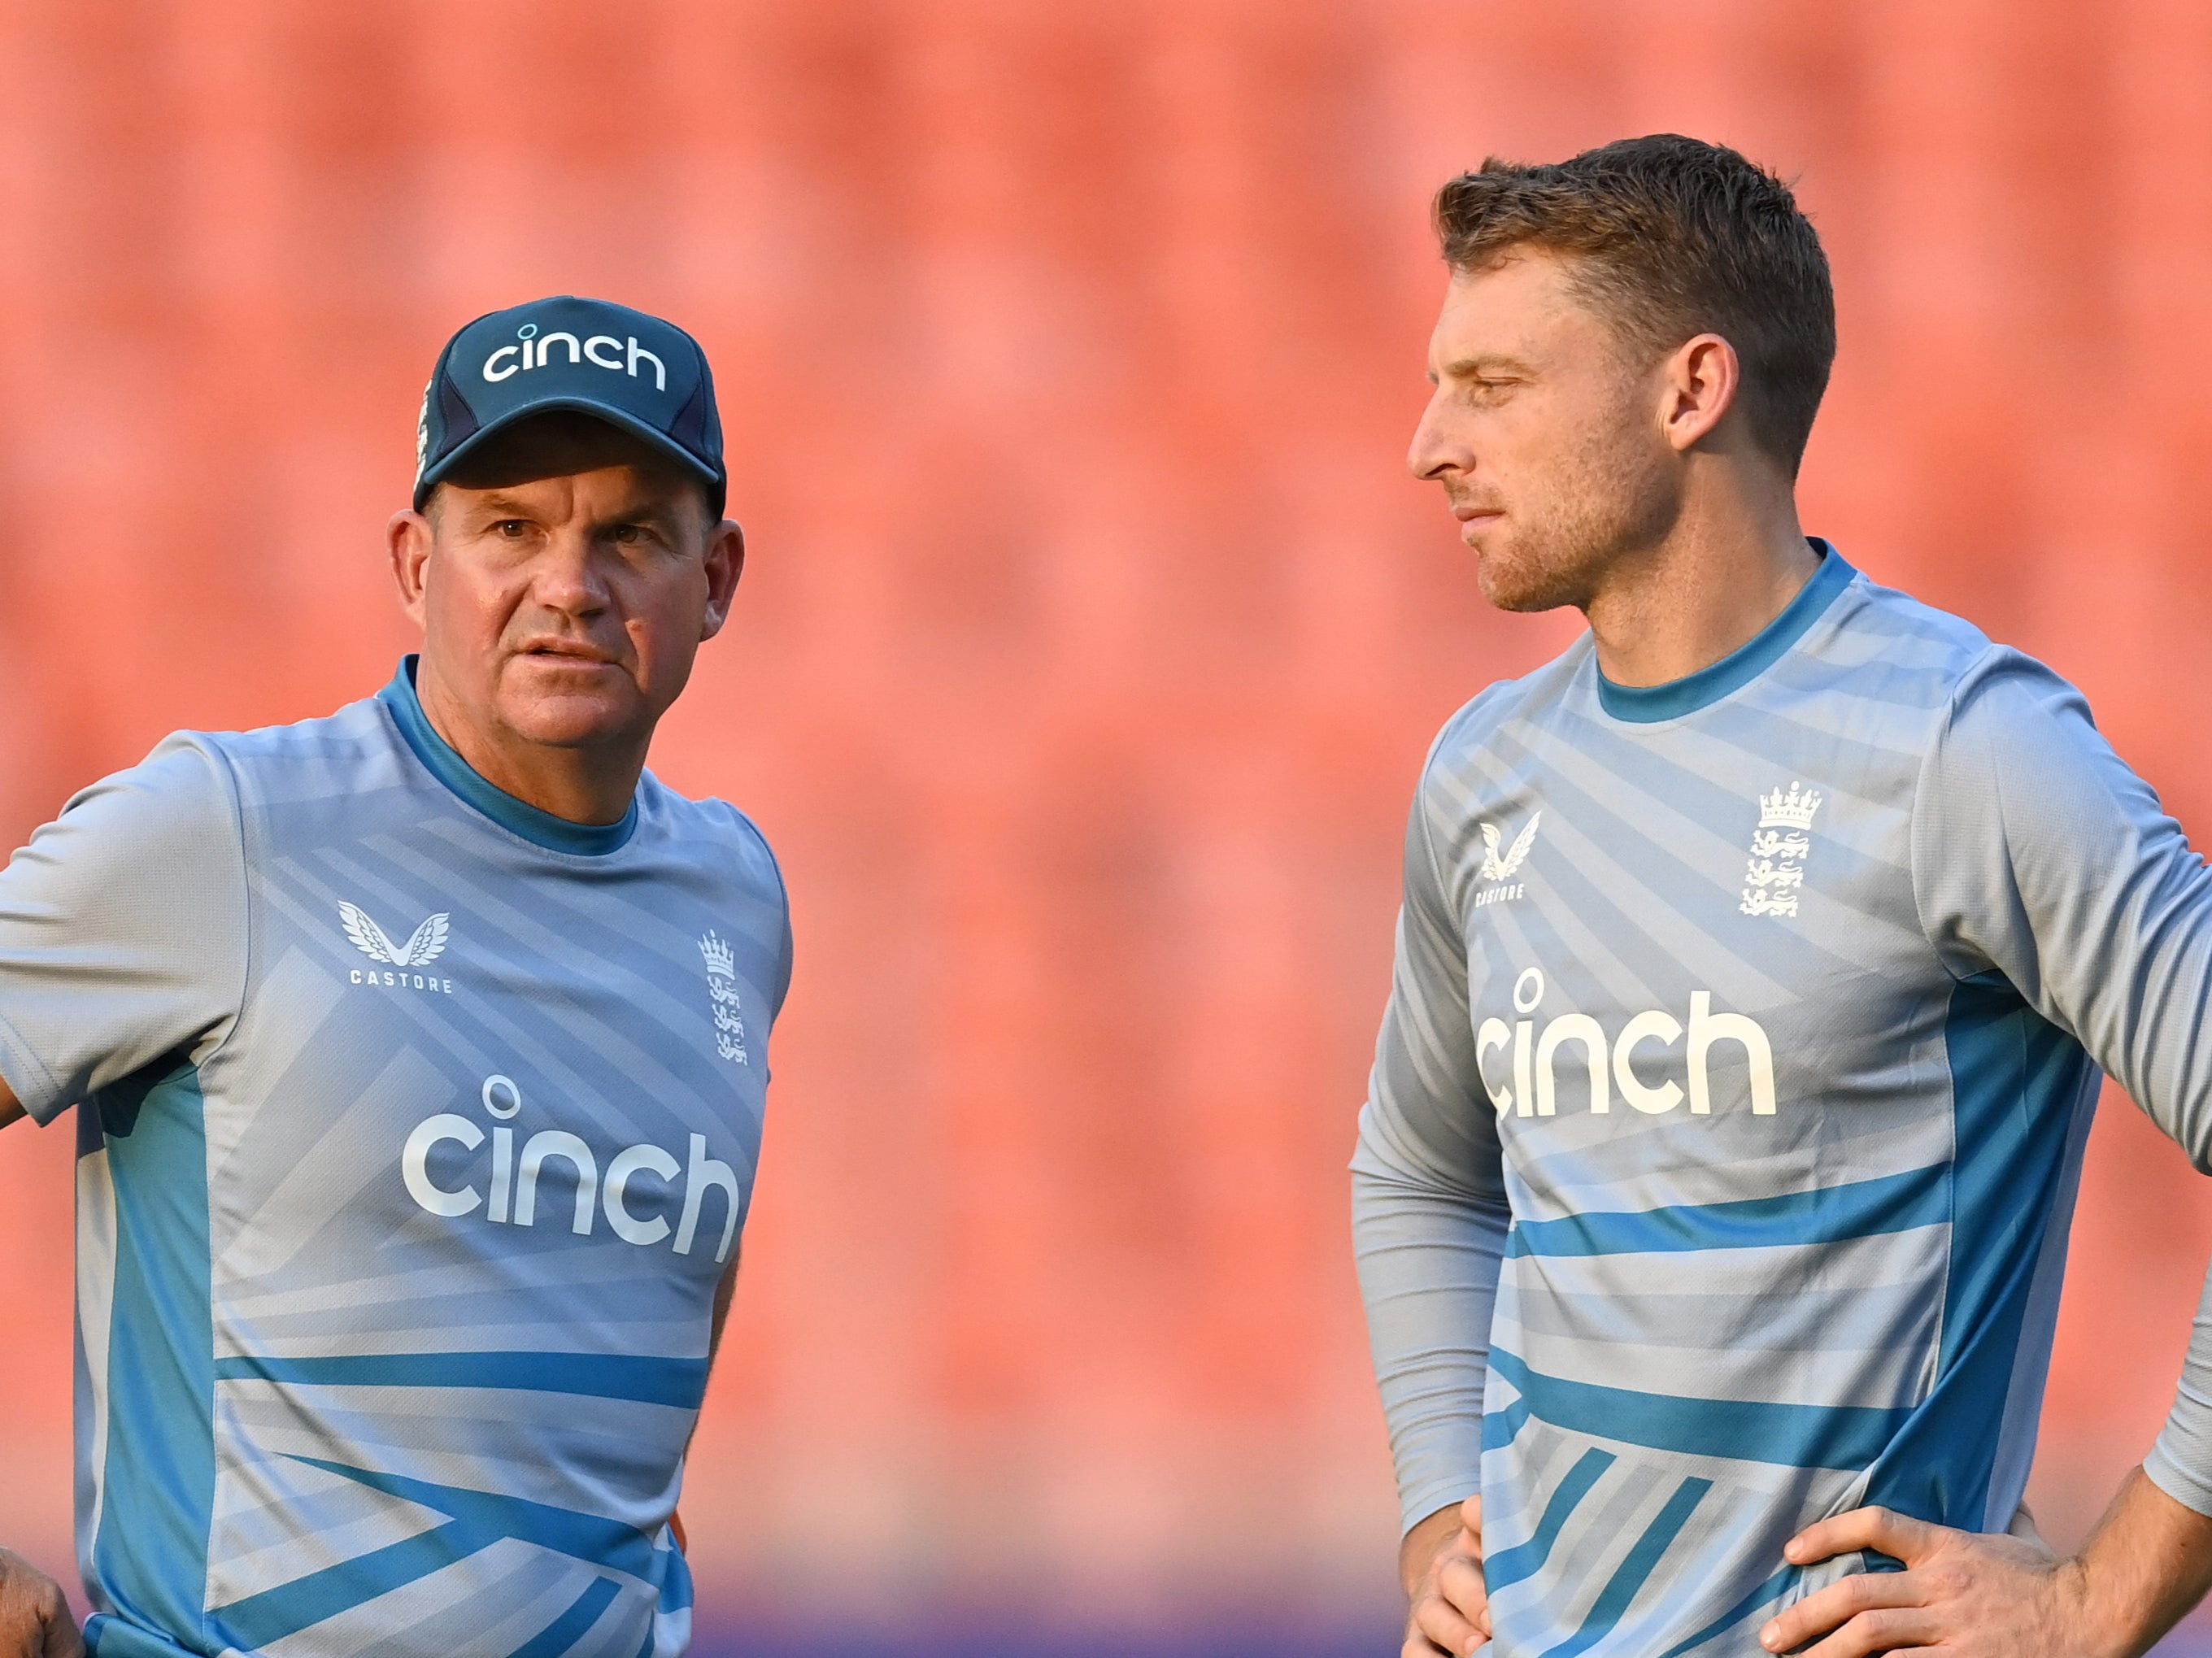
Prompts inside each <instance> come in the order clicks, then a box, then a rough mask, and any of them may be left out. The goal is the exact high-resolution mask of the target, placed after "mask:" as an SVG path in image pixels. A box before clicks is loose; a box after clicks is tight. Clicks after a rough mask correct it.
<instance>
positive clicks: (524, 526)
mask: <svg viewBox="0 0 2212 1658" xmlns="http://www.w3.org/2000/svg"><path fill="white" fill-rule="evenodd" d="M491 528H492V533H493V534H494V535H496V536H501V537H505V538H506V539H507V540H508V541H520V540H521V539H522V537H525V536H526V535H528V534H529V533H530V522H529V520H528V519H520V518H503V519H500V521H499V522H498V523H496V524H495V525H492V526H491Z"/></svg>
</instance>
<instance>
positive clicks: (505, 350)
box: [483, 345, 529, 380]
mask: <svg viewBox="0 0 2212 1658" xmlns="http://www.w3.org/2000/svg"><path fill="white" fill-rule="evenodd" d="M520 349H523V348H522V347H517V346H512V345H502V346H501V347H500V348H499V349H498V350H496V351H495V352H493V353H492V354H491V355H489V356H488V357H486V358H485V359H484V366H483V377H484V378H485V379H486V380H508V379H511V378H513V376H514V375H516V374H520V373H521V372H522V370H523V369H524V368H526V367H528V366H529V365H528V364H526V363H524V364H519V365H517V366H516V367H513V368H501V369H499V370H498V371H496V372H494V370H493V368H492V365H493V364H494V363H495V362H497V361H499V360H500V359H501V357H511V356H513V355H515V353H516V352H517V351H518V350H520Z"/></svg>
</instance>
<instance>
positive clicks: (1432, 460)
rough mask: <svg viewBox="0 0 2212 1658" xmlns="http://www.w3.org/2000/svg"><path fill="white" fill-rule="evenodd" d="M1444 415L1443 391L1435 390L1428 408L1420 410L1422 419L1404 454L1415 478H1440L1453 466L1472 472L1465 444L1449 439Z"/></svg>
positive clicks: (1471, 458) (1416, 426) (1470, 457)
mask: <svg viewBox="0 0 2212 1658" xmlns="http://www.w3.org/2000/svg"><path fill="white" fill-rule="evenodd" d="M1445 412H1446V411H1445V408H1444V394H1443V388H1442V387H1438V388H1437V391H1436V392H1435V393H1434V394H1433V395H1432V396H1431V398H1429V403H1428V407H1426V408H1425V409H1424V410H1421V418H1420V419H1419V422H1416V423H1415V425H1414V427H1413V446H1412V447H1410V448H1409V449H1407V452H1406V465H1407V469H1408V470H1409V471H1412V473H1413V476H1414V477H1417V478H1422V479H1429V478H1437V477H1443V474H1444V472H1445V471H1446V469H1448V468H1450V467H1454V466H1456V467H1458V468H1459V469H1460V470H1462V471H1469V470H1472V467H1473V464H1474V461H1473V457H1472V456H1470V455H1468V454H1467V452H1466V447H1467V446H1466V445H1465V444H1463V443H1456V442H1454V441H1453V440H1452V439H1451V436H1450V434H1449V431H1448V429H1447V426H1446V422H1445V418H1444V416H1445Z"/></svg>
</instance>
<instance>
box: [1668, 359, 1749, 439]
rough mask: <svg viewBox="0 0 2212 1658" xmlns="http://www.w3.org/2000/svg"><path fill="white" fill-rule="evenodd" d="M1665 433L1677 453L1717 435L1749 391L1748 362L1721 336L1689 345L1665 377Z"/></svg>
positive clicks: (1670, 363) (1670, 365) (1671, 363)
mask: <svg viewBox="0 0 2212 1658" xmlns="http://www.w3.org/2000/svg"><path fill="white" fill-rule="evenodd" d="M1661 385H1662V392H1661V394H1660V398H1661V401H1660V407H1659V422H1660V428H1661V429H1662V431H1663V432H1665V434H1666V435H1667V441H1668V444H1670V445H1671V446H1673V447H1674V449H1675V451H1676V452H1681V451H1683V450H1686V449H1690V448H1693V447H1694V446H1697V445H1698V444H1699V443H1702V442H1704V441H1705V440H1706V439H1707V438H1709V437H1711V435H1712V434H1713V432H1714V430H1715V429H1716V428H1717V427H1718V426H1719V425H1720V423H1721V422H1722V421H1723V419H1725V418H1726V417H1727V415H1728V412H1729V410H1731V409H1733V408H1734V407H1735V403H1736V399H1737V398H1738V397H1740V396H1741V393H1742V391H1743V363H1742V361H1741V359H1740V358H1739V357H1738V356H1737V355H1736V354H1735V347H1734V346H1732V345H1730V344H1729V343H1728V342H1727V341H1726V340H1724V339H1723V338H1722V337H1720V336H1719V335H1717V334H1699V335H1698V336H1696V337H1693V338H1692V339H1689V340H1687V341H1685V342H1684V343H1683V344H1682V345H1681V346H1680V347H1679V348H1678V349H1676V350H1675V352H1674V355H1672V356H1670V357H1668V359H1667V363H1666V367H1665V370H1664V371H1663V374H1662V378H1661Z"/></svg>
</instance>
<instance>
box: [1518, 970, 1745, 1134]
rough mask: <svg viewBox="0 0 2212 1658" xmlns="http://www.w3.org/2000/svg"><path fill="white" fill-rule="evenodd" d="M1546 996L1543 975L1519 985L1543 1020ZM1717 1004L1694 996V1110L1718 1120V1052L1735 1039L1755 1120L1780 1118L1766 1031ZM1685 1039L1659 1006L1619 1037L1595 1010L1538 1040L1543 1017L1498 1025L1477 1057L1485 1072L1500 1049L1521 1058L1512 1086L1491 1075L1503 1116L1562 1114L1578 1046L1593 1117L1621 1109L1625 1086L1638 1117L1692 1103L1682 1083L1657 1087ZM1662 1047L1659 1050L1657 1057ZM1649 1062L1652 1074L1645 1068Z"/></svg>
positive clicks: (1690, 1060)
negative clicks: (1562, 1073) (1563, 1091)
mask: <svg viewBox="0 0 2212 1658" xmlns="http://www.w3.org/2000/svg"><path fill="white" fill-rule="evenodd" d="M1543 999H1544V975H1543V974H1542V972H1541V970H1539V969H1535V968H1533V967H1532V968H1529V969H1527V970H1526V971H1524V972H1523V973H1522V975H1521V976H1520V977H1519V978H1517V979H1516V980H1515V981H1513V1011H1515V1012H1516V1013H1534V1011H1536V1008H1537V1006H1538V1005H1539V1004H1541V1002H1542V1001H1543ZM1712 1007H1713V997H1712V993H1711V991H1709V990H1693V991H1692V992H1691V993H1690V1010H1689V1011H1690V1021H1689V1025H1688V1028H1687V1031H1686V1032H1685V1029H1684V1026H1683V1023H1682V1022H1681V1021H1680V1019H1677V1018H1676V1017H1674V1015H1673V1014H1671V1013H1668V1012H1666V1011H1663V1010H1662V1009H1660V1008H1656V1007H1655V1008H1650V1009H1648V1010H1646V1011H1644V1012H1642V1013H1637V1014H1632V1015H1631V1016H1630V1017H1629V1018H1628V1020H1627V1022H1626V1023H1624V1024H1623V1025H1622V1026H1621V1027H1620V1032H1619V1034H1618V1035H1607V1032H1606V1029H1605V1027H1604V1026H1603V1025H1601V1024H1600V1023H1598V1022H1597V1021H1596V1020H1595V1019H1594V1018H1592V1017H1590V1016H1589V1014H1587V1013H1562V1014H1560V1015H1559V1017H1557V1018H1555V1019H1553V1020H1550V1021H1549V1022H1547V1023H1546V1024H1545V1026H1544V1029H1543V1034H1542V1035H1537V1032H1536V1023H1535V1021H1534V1020H1533V1019H1516V1021H1514V1023H1511V1024H1510V1025H1509V1024H1507V1023H1505V1021H1504V1020H1503V1019H1497V1018H1490V1019H1485V1020H1484V1021H1483V1022H1482V1024H1481V1026H1480V1029H1477V1030H1476V1032H1475V1035H1474V1060H1475V1064H1476V1066H1478V1067H1482V1066H1483V1061H1484V1060H1486V1059H1487V1058H1488V1057H1489V1055H1490V1053H1491V1050H1492V1049H1493V1048H1510V1049H1511V1050H1512V1052H1513V1082H1512V1085H1511V1086H1510V1087H1501V1086H1497V1085H1494V1084H1492V1082H1491V1080H1490V1075H1489V1072H1488V1070H1487V1069H1486V1068H1484V1069H1483V1078H1482V1086H1483V1088H1484V1090H1485V1091H1486V1092H1487V1093H1488V1094H1489V1096H1490V1102H1491V1103H1492V1105H1494V1106H1496V1107H1497V1108H1498V1114H1499V1115H1500V1116H1503V1115H1504V1114H1506V1113H1508V1112H1511V1113H1513V1114H1515V1115H1516V1116H1522V1117H1549V1116H1553V1115H1555V1114H1557V1103H1558V1097H1559V1078H1558V1075H1557V1066H1558V1065H1559V1050H1560V1049H1561V1048H1565V1047H1568V1046H1570V1045H1571V1046H1572V1047H1573V1048H1575V1049H1576V1057H1575V1059H1573V1060H1570V1061H1569V1064H1570V1067H1571V1069H1570V1071H1569V1075H1570V1077H1575V1076H1577V1075H1579V1074H1580V1073H1581V1072H1584V1071H1586V1072H1587V1073H1588V1077H1589V1108H1590V1111H1591V1114H1593V1115H1595V1116H1604V1115H1605V1114H1607V1113H1608V1112H1610V1111H1611V1110H1612V1109H1613V1088H1614V1087H1615V1086H1618V1087H1619V1088H1620V1097H1621V1098H1622V1099H1624V1100H1626V1101H1627V1102H1628V1103H1629V1104H1630V1105H1632V1106H1633V1107H1634V1108H1636V1109H1637V1110H1638V1111H1643V1112H1646V1113H1649V1114H1650V1115H1652V1116H1660V1115H1663V1114H1665V1113H1667V1112H1669V1111H1672V1110H1673V1109H1674V1108H1675V1107H1676V1106H1678V1105H1680V1103H1681V1102H1682V1100H1683V1098H1684V1090H1683V1086H1682V1083H1680V1082H1676V1081H1675V1080H1674V1078H1673V1077H1671V1076H1669V1077H1666V1078H1663V1079H1662V1080H1658V1081H1654V1080H1652V1072H1654V1071H1655V1070H1656V1068H1657V1067H1658V1066H1661V1065H1663V1064H1665V1063H1666V1055H1665V1054H1664V1050H1665V1049H1667V1048H1672V1047H1674V1044H1675V1043H1677V1042H1680V1041H1681V1040H1682V1039H1683V1036H1684V1035H1685V1034H1686V1035H1688V1037H1689V1046H1688V1048H1687V1049H1686V1051H1685V1053H1684V1055H1683V1059H1684V1071H1683V1081H1684V1082H1686V1083H1687V1084H1689V1089H1688V1099H1689V1102H1690V1110H1691V1113H1692V1114H1693V1115H1696V1116H1700V1117H1703V1116H1710V1115H1711V1114H1712V1108H1713V1100H1712V1078H1711V1060H1712V1050H1713V1048H1715V1046H1716V1045H1717V1044H1720V1043H1723V1042H1726V1043H1732V1044H1734V1045H1735V1047H1737V1048H1741V1050H1742V1054H1743V1060H1744V1063H1745V1065H1746V1066H1747V1067H1748V1069H1749V1072H1750V1078H1749V1079H1750V1084H1751V1109H1752V1114H1753V1115H1754V1116H1760V1117H1771V1116H1772V1115H1773V1114H1774V1103H1775V1096H1774V1048H1773V1047H1772V1045H1771V1043H1769V1042H1768V1041H1767V1040H1766V1032H1765V1029H1763V1028H1762V1027H1761V1026H1760V1024H1759V1021H1758V1020H1756V1019H1754V1018H1752V1017H1750V1016H1749V1015H1747V1014H1742V1013H1716V1012H1714V1011H1712ZM1638 1048H1644V1049H1645V1050H1646V1057H1644V1058H1643V1059H1642V1060H1639V1058H1638V1054H1637V1050H1638ZM1655 1049H1656V1050H1659V1051H1658V1052H1652V1051H1651V1050H1655ZM1639 1064H1641V1065H1642V1066H1644V1067H1645V1068H1644V1069H1643V1070H1639V1069H1638V1065H1639Z"/></svg>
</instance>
